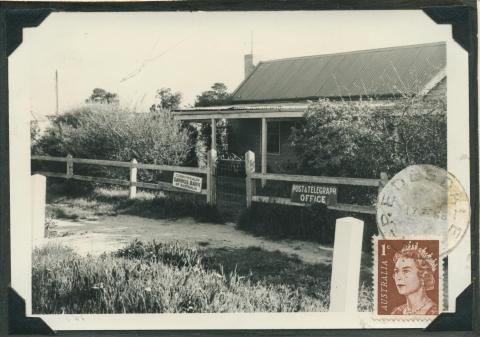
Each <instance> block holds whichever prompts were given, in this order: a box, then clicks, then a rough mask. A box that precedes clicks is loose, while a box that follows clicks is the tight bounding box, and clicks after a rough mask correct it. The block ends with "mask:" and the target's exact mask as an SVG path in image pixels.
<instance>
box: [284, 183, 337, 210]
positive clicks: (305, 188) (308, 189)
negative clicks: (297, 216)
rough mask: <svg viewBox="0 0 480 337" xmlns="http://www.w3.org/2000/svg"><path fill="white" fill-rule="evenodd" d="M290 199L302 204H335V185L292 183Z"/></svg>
mask: <svg viewBox="0 0 480 337" xmlns="http://www.w3.org/2000/svg"><path fill="white" fill-rule="evenodd" d="M291 201H293V202H299V203H303V204H324V205H327V206H329V205H336V204H337V187H336V186H330V185H312V184H293V186H292V195H291Z"/></svg>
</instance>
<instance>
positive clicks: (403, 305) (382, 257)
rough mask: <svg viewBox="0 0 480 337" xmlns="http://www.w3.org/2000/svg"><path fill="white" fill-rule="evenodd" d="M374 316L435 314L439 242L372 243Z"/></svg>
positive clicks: (402, 241)
mask: <svg viewBox="0 0 480 337" xmlns="http://www.w3.org/2000/svg"><path fill="white" fill-rule="evenodd" d="M375 262H376V263H375V272H376V278H375V293H376V301H375V302H376V312H375V314H376V315H380V316H382V317H384V316H390V315H392V316H396V315H406V316H432V315H438V314H439V312H440V310H439V305H440V303H439V300H440V282H439V275H440V273H439V266H440V262H439V240H405V239H402V240H376V242H375Z"/></svg>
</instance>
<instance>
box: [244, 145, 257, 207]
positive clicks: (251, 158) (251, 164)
mask: <svg viewBox="0 0 480 337" xmlns="http://www.w3.org/2000/svg"><path fill="white" fill-rule="evenodd" d="M253 172H255V153H253V152H252V151H247V152H245V174H246V178H245V179H246V196H247V207H248V208H250V206H252V196H253V194H254V190H253V187H254V186H253V179H252V173H253Z"/></svg>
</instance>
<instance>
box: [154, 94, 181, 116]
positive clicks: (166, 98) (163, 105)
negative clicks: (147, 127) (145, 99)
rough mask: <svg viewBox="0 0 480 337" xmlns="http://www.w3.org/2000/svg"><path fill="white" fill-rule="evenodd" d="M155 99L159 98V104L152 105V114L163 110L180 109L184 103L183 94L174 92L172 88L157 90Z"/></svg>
mask: <svg viewBox="0 0 480 337" xmlns="http://www.w3.org/2000/svg"><path fill="white" fill-rule="evenodd" d="M155 98H158V100H159V102H158V103H157V104H152V106H151V107H150V111H151V112H156V111H157V112H158V111H162V110H175V109H178V108H179V106H180V103H181V102H182V94H181V93H180V92H178V91H177V92H173V91H172V89H170V88H161V89H158V90H157V94H156V95H155Z"/></svg>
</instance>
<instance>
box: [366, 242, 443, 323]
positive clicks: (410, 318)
mask: <svg viewBox="0 0 480 337" xmlns="http://www.w3.org/2000/svg"><path fill="white" fill-rule="evenodd" d="M378 240H391V241H395V240H401V241H405V240H409V241H415V240H438V244H439V257H438V259H439V261H438V314H441V313H442V312H443V294H444V291H443V277H444V271H443V270H444V269H443V264H444V262H443V261H444V257H442V256H441V254H440V252H441V248H442V247H441V244H442V240H441V238H440V237H438V236H428V235H426V236H422V237H406V238H397V239H388V238H383V237H382V236H381V235H374V236H372V252H373V257H372V258H373V278H372V280H373V285H372V289H373V313H372V318H373V319H374V320H376V321H410V322H411V321H423V322H425V321H427V322H431V321H432V320H434V319H435V318H436V317H437V316H438V315H378V314H377V310H378V306H377V304H378V302H377V300H378V292H377V284H378V274H377V270H378V268H377V264H378V258H377V246H378V245H377V243H378Z"/></svg>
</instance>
